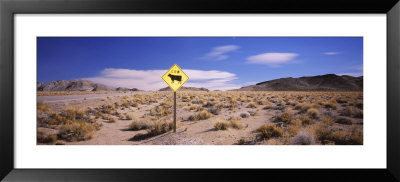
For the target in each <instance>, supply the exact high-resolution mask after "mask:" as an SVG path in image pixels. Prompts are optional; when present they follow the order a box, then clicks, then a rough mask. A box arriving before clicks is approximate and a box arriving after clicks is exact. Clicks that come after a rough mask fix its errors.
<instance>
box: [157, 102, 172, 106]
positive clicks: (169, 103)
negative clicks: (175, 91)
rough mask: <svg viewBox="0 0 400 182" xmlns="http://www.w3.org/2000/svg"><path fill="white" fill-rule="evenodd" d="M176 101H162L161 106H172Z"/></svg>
mask: <svg viewBox="0 0 400 182" xmlns="http://www.w3.org/2000/svg"><path fill="white" fill-rule="evenodd" d="M173 104H174V103H172V102H171V101H164V102H161V104H160V106H164V107H172V105H173Z"/></svg>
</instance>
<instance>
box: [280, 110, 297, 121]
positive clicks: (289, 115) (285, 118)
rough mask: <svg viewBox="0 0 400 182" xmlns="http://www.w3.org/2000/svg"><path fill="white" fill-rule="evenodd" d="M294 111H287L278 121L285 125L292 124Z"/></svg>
mask: <svg viewBox="0 0 400 182" xmlns="http://www.w3.org/2000/svg"><path fill="white" fill-rule="evenodd" d="M292 114H293V112H292V110H289V109H286V110H285V111H284V112H283V113H282V114H281V115H280V116H279V117H278V120H279V121H282V122H284V123H290V120H291V119H292Z"/></svg>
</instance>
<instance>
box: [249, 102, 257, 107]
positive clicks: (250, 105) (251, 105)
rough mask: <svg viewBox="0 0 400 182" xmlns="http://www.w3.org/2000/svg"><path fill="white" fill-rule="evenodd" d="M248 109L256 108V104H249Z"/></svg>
mask: <svg viewBox="0 0 400 182" xmlns="http://www.w3.org/2000/svg"><path fill="white" fill-rule="evenodd" d="M247 107H248V108H256V107H257V106H256V103H255V102H249V104H248V105H247Z"/></svg>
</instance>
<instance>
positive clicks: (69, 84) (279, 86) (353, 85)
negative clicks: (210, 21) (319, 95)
mask: <svg viewBox="0 0 400 182" xmlns="http://www.w3.org/2000/svg"><path fill="white" fill-rule="evenodd" d="M37 90H38V91H140V90H139V89H137V88H123V87H118V88H111V87H108V86H106V85H103V84H100V83H95V82H92V81H89V80H71V81H65V80H57V81H51V82H46V83H41V82H37ZM169 90H171V89H170V88H169V87H165V88H161V89H160V90H159V91H169ZM179 90H181V91H189V90H190V91H209V90H208V89H206V88H196V87H181V88H180V89H179ZM234 90H235V91H362V90H363V77H362V76H360V77H353V76H348V75H342V76H339V75H335V74H326V75H317V76H305V77H299V78H292V77H288V78H279V79H275V80H269V81H264V82H260V83H257V84H255V85H249V86H245V87H242V88H239V89H234Z"/></svg>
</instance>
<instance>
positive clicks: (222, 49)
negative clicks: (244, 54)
mask: <svg viewBox="0 0 400 182" xmlns="http://www.w3.org/2000/svg"><path fill="white" fill-rule="evenodd" d="M239 48H240V47H239V46H237V45H224V46H218V47H214V48H213V49H212V50H211V52H209V53H207V54H206V55H205V56H204V58H207V59H214V60H224V59H227V58H229V56H228V55H226V54H227V53H228V52H232V51H235V50H237V49H239Z"/></svg>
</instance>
